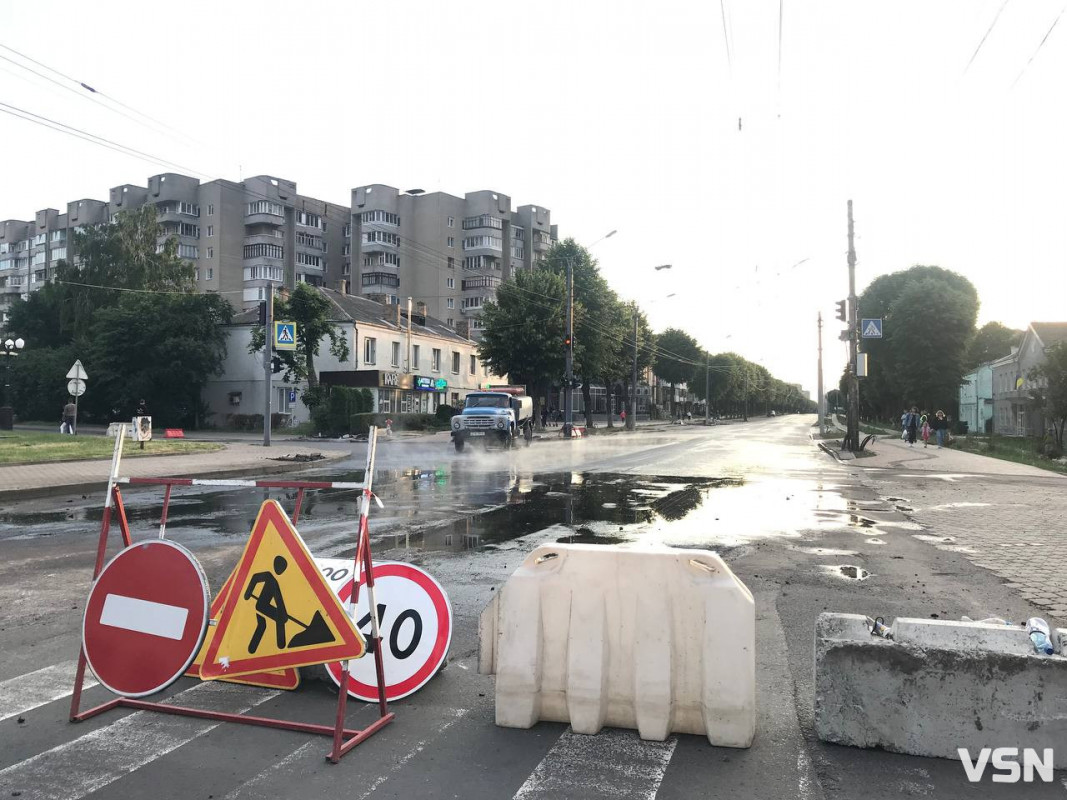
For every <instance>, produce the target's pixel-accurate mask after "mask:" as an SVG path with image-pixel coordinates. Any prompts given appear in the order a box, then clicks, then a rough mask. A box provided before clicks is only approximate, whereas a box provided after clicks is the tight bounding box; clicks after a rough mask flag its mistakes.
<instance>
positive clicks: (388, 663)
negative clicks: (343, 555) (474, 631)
mask: <svg viewBox="0 0 1067 800" xmlns="http://www.w3.org/2000/svg"><path fill="white" fill-rule="evenodd" d="M315 561H316V563H317V564H318V565H319V568H320V569H321V570H322V574H323V575H324V576H325V577H326V580H327V581H328V582H329V583H330V585H331V587H332V588H333V589H334V591H336V592H337V595H338V597H339V598H340V599H341V602H342V603H345V602H348V600H349V598H351V596H352V562H351V561H349V560H347V559H339V558H328V559H327V558H319V559H315ZM374 594H375V601H376V602H377V605H378V625H379V630H380V632H381V636H382V656H383V662H384V667H385V684H386V686H385V696H386V699H387V700H390V701H392V700H399V699H400V698H402V697H407V696H408V695H409V694H411V693H412V692H415V691H417V690H418V689H419V688H421V687H422V686H423V685H424V684H425V683H426V682H427V681H428V680H430V678H432V677H433V676H434V675H436V674H437V671H438V670H439V669H441V667H442V666H443V665H444V663H445V659H446V658H447V656H448V647H449V644H450V643H451V641H452V606H451V605H450V604H449V602H448V596H447V595H446V594H445V590H444V589H443V588H441V584H439V583H438V582H437V581H436V580H434V578H433V577H432V576H431V575H430V574H429V573H427V572H425V571H424V570H421V569H419V568H418V567H415V566H412V565H411V564H404V563H401V562H398V561H382V562H378V563H376V564H375V565H374ZM355 622H356V627H358V628H359V630H360V632H361V633H363V635H364V636H366V637H368V638H369V637H370V634H371V616H370V605H369V600H368V597H367V590H366V585H365V583H364V582H361V583H360V589H359V602H358V603H357V605H356V615H355ZM348 669H349V673H348V694H349V695H350V696H351V697H355V698H358V699H360V700H364V701H366V702H368V703H373V702H376V701H377V700H378V683H377V678H376V676H375V671H374V658H373V657H370V656H368V657H366V658H361V659H357V660H354V661H350V662H348ZM326 670H327V671H328V672H329V673H330V677H331V678H333V680H334V682H335V683H337V684H338V685H340V683H341V665H340V664H339V663H332V664H327V665H326Z"/></svg>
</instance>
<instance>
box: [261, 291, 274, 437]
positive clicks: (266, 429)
mask: <svg viewBox="0 0 1067 800" xmlns="http://www.w3.org/2000/svg"><path fill="white" fill-rule="evenodd" d="M265 304H266V306H265V307H266V313H264V315H263V446H264V447H270V400H271V398H270V393H271V391H272V389H273V387H272V386H271V369H272V367H273V365H272V364H271V356H273V355H274V335H273V334H274V331H273V330H271V329H272V328H273V327H274V324H273V323H274V284H273V283H271V282H270V281H267V299H266V301H265Z"/></svg>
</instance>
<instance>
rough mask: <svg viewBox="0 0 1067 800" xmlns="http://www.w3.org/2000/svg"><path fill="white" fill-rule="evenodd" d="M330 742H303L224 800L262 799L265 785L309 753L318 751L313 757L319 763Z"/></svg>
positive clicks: (320, 738)
mask: <svg viewBox="0 0 1067 800" xmlns="http://www.w3.org/2000/svg"><path fill="white" fill-rule="evenodd" d="M332 741H333V740H332V739H329V738H327V737H325V736H316V737H315V738H314V739H312V740H311V741H309V742H305V743H304V744H302V745H300V747H298V748H296V750H294V751H293V752H291V753H290V754H289V755H287V756H286V757H285V758H283V759H282V760H281V761H278V762H276V763H274V764H271V765H270V766H269V767H268V768H267V769H265V770H263V771H262V772H260V773H259V774H258V775H256V776H255V777H254V778H252V779H251V780H247V781H245V782H244V783H242V784H241V785H240V786H238V787H237V788H236V789H234V790H233V791H232V792H230V793H229V794H228V795H226V797H225V800H241V798H245V797H263V796H264V795H265V792H264V791H263V787H264V785H265V784H269V783H270V782H271V781H272V780H274V778H275V777H277V775H278V774H279V773H280V772H288V771H289V767H290V765H292V764H293V763H295V762H296V761H299V760H300V759H302V758H304V757H305V756H307V755H308V754H309V753H313V752H315V751H316V750H318V751H319V752H318V754H317V755H316V756H315V763H316V764H318V763H321V762H322V758H323V755H324V754H325V753H326V751H327V750H329V749H330V744H331V742H332Z"/></svg>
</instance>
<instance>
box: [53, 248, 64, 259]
mask: <svg viewBox="0 0 1067 800" xmlns="http://www.w3.org/2000/svg"><path fill="white" fill-rule="evenodd" d="M66 257H67V248H66V247H53V248H52V260H53V261H56V260H58V259H60V258H66Z"/></svg>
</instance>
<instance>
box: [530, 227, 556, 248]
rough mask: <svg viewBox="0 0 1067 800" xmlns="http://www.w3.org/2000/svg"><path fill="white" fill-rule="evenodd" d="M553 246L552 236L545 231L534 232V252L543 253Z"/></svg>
mask: <svg viewBox="0 0 1067 800" xmlns="http://www.w3.org/2000/svg"><path fill="white" fill-rule="evenodd" d="M550 247H552V236H551V235H550V234H548V233H546V232H545V231H534V232H533V249H534V252H537V253H543V252H545V251H546V250H548V249H549V248H550Z"/></svg>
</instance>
